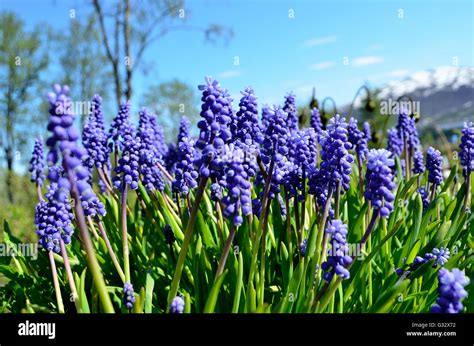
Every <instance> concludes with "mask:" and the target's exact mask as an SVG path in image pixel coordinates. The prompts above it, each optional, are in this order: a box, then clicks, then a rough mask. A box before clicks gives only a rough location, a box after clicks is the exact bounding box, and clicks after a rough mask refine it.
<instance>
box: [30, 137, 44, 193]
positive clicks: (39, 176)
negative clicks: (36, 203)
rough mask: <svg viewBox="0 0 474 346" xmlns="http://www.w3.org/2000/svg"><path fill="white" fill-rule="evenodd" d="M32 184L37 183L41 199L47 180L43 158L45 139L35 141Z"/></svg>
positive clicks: (31, 170) (31, 169) (31, 163)
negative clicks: (42, 189) (44, 183)
mask: <svg viewBox="0 0 474 346" xmlns="http://www.w3.org/2000/svg"><path fill="white" fill-rule="evenodd" d="M29 171H30V172H31V182H32V183H36V186H37V190H38V196H39V198H40V199H41V187H43V181H44V179H45V178H46V177H45V175H44V173H43V172H44V156H43V138H42V137H38V138H36V140H35V146H34V148H33V153H32V155H31V160H30V169H29Z"/></svg>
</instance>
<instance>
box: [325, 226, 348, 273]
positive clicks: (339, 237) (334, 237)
mask: <svg viewBox="0 0 474 346" xmlns="http://www.w3.org/2000/svg"><path fill="white" fill-rule="evenodd" d="M326 234H329V235H331V240H330V244H331V248H330V249H329V250H328V258H327V261H326V262H324V263H323V264H322V265H321V269H322V270H324V271H325V273H324V275H323V278H324V280H325V281H326V282H331V280H332V278H333V277H334V274H337V275H338V276H339V277H341V278H342V279H349V277H350V273H349V270H347V267H348V266H349V265H350V264H351V263H352V258H351V257H350V256H349V255H348V251H349V247H348V246H347V241H346V236H347V225H346V224H344V223H343V222H342V221H341V220H331V221H330V222H329V225H328V227H327V228H326Z"/></svg>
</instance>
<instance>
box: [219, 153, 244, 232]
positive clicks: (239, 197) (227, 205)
mask: <svg viewBox="0 0 474 346" xmlns="http://www.w3.org/2000/svg"><path fill="white" fill-rule="evenodd" d="M224 172H225V173H224V176H223V178H222V179H221V181H220V185H221V186H223V187H224V188H225V190H226V191H227V192H226V193H225V194H224V196H223V198H222V203H223V204H224V216H225V217H227V218H229V219H231V220H232V222H233V224H234V225H235V226H240V225H241V224H242V222H243V218H242V215H244V216H245V215H249V214H250V212H251V211H252V210H251V190H250V189H251V187H252V185H251V184H250V182H249V176H248V174H247V172H246V170H245V168H244V165H243V161H242V160H241V159H239V158H238V157H237V158H234V159H233V160H232V161H231V162H228V163H227V164H226V167H225V169H224Z"/></svg>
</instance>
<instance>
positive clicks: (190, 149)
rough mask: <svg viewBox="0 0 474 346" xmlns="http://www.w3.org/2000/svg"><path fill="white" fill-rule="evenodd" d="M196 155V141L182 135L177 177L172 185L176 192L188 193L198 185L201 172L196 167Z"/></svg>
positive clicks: (178, 153)
mask: <svg viewBox="0 0 474 346" xmlns="http://www.w3.org/2000/svg"><path fill="white" fill-rule="evenodd" d="M194 156H195V149H194V141H193V140H192V139H188V138H187V137H182V138H181V141H180V142H179V143H178V152H177V155H176V159H177V162H176V167H175V179H174V181H173V183H172V185H171V188H172V191H173V192H174V193H183V194H185V195H187V194H188V193H189V191H190V189H193V188H195V187H196V186H197V178H198V176H199V174H198V172H197V170H196V169H195V167H194V160H195V157H194Z"/></svg>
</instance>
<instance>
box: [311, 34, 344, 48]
mask: <svg viewBox="0 0 474 346" xmlns="http://www.w3.org/2000/svg"><path fill="white" fill-rule="evenodd" d="M337 38H338V37H337V36H334V35H333V36H324V37H315V38H312V39H309V40H307V41H305V42H304V46H305V47H314V46H319V45H322V44H327V43H332V42H335V41H337Z"/></svg>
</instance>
